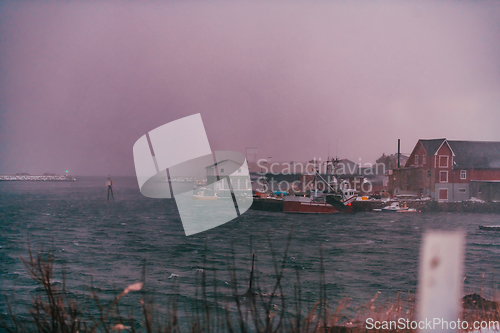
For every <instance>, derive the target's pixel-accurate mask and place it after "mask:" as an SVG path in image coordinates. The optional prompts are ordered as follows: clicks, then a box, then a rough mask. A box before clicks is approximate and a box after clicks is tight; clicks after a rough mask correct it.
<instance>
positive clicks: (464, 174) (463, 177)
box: [460, 170, 467, 179]
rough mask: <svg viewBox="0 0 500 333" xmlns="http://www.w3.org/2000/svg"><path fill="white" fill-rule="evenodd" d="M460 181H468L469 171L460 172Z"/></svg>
mask: <svg viewBox="0 0 500 333" xmlns="http://www.w3.org/2000/svg"><path fill="white" fill-rule="evenodd" d="M460 179H467V171H466V170H460Z"/></svg>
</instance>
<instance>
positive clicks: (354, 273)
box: [0, 177, 500, 312]
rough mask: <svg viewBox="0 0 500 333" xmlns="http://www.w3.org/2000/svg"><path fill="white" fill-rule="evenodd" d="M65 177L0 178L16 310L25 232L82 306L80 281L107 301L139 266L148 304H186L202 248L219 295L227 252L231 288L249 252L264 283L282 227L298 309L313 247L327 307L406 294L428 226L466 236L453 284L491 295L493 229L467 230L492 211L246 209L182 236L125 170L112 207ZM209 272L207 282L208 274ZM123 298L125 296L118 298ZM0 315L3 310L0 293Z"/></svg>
mask: <svg viewBox="0 0 500 333" xmlns="http://www.w3.org/2000/svg"><path fill="white" fill-rule="evenodd" d="M77 179H78V181H77V182H0V286H1V289H2V291H3V292H4V293H6V294H7V295H11V294H13V296H14V297H15V303H14V304H15V306H16V307H17V308H18V311H21V312H22V311H23V310H22V309H25V305H26V304H29V302H30V299H31V297H32V296H33V295H34V294H35V293H36V292H37V290H38V289H37V286H36V285H35V283H34V282H33V281H32V280H31V279H30V278H29V276H28V274H27V272H26V269H25V267H24V265H23V263H22V261H21V259H20V258H21V257H24V258H26V257H27V256H28V239H29V241H30V244H31V247H32V248H33V249H40V248H42V247H43V248H44V249H53V250H54V251H55V257H56V262H55V276H54V280H55V282H56V283H59V284H60V283H61V282H62V276H61V270H62V269H63V268H64V270H65V272H66V282H67V288H68V289H69V290H70V291H71V292H72V293H73V294H74V295H75V297H77V298H78V299H80V300H81V302H83V303H85V302H89V303H90V301H89V300H88V295H89V290H90V289H89V286H90V281H91V279H92V280H93V283H94V286H95V288H96V291H97V294H98V296H99V297H101V298H103V299H109V298H111V297H113V295H114V293H115V292H118V293H119V292H121V290H123V288H125V287H126V286H127V285H129V284H131V283H135V282H139V281H140V280H141V272H142V267H143V266H142V265H143V262H146V282H147V290H148V292H149V293H150V294H151V295H154V298H155V300H156V301H157V302H158V303H159V304H163V303H165V302H166V299H167V298H168V295H170V294H172V293H173V292H174V290H177V292H178V293H179V294H180V296H179V300H180V302H181V303H182V302H185V303H186V304H188V303H189V302H190V300H193V299H195V298H196V297H198V294H197V293H198V292H197V290H196V289H197V288H196V285H197V283H198V282H197V281H198V280H197V278H199V272H200V270H201V269H202V268H203V267H204V259H203V258H204V256H206V259H207V260H206V262H207V264H206V266H207V267H206V269H210V268H212V267H213V268H214V269H215V271H216V275H217V276H216V281H217V285H218V286H219V288H220V289H219V290H220V292H221V293H226V294H228V295H229V294H230V293H231V291H230V289H229V281H230V274H229V271H228V265H227V258H228V257H229V258H230V257H231V253H232V248H234V254H235V262H236V267H237V277H238V281H239V282H240V285H239V288H240V290H239V292H241V293H244V292H245V286H246V284H247V281H246V280H248V276H249V271H250V267H251V253H252V252H254V253H255V255H256V272H257V275H258V277H259V284H260V286H261V288H262V289H264V290H270V289H271V286H272V282H273V275H274V266H273V260H272V255H271V250H270V244H272V247H273V249H274V250H275V252H276V257H277V259H276V260H277V261H278V263H279V264H280V265H281V262H282V254H283V251H284V249H285V247H286V243H287V237H288V235H289V234H290V230H292V228H293V230H292V231H291V243H290V249H289V256H288V258H287V265H286V267H287V268H286V270H285V278H284V286H285V290H284V293H285V294H293V289H292V286H293V284H294V283H296V280H295V270H294V269H295V268H298V271H299V273H300V278H301V286H302V292H303V298H304V300H305V304H306V305H307V306H309V305H312V304H313V302H314V301H316V300H318V294H319V284H318V282H319V278H320V274H319V271H320V264H319V263H320V248H322V252H323V258H324V269H325V282H326V288H327V296H328V301H329V303H330V304H331V305H335V304H337V303H338V302H339V301H341V300H342V299H344V298H345V297H348V298H350V299H351V305H352V307H354V308H355V307H357V306H361V305H363V304H365V303H367V302H368V301H369V300H370V299H371V298H372V297H373V296H374V295H375V294H376V293H377V292H381V294H380V296H379V298H382V299H390V298H393V297H395V296H396V295H397V293H398V292H408V291H410V292H414V291H415V290H416V287H417V274H418V257H419V250H420V243H421V238H422V234H423V233H424V232H425V231H426V230H430V229H441V230H457V229H462V230H464V231H465V232H466V234H467V247H466V256H465V276H466V279H465V287H464V292H473V291H476V292H478V291H479V289H480V288H483V289H484V293H485V294H490V295H491V294H492V293H493V290H495V289H498V287H499V283H500V280H499V279H498V278H496V277H497V276H498V273H500V255H499V254H500V233H496V232H485V231H480V230H479V229H478V225H480V224H482V225H490V224H500V216H499V215H492V214H459V213H421V214H390V213H358V214H355V215H287V214H282V213H267V212H259V211H252V210H250V211H248V212H246V213H245V214H243V215H242V216H240V217H239V218H237V219H235V220H233V221H231V222H229V223H226V224H225V225H223V226H220V227H218V228H215V229H212V230H209V231H207V232H204V233H201V234H196V235H194V236H190V237H186V236H185V235H184V232H183V229H182V224H181V221H180V218H179V215H178V213H177V209H176V206H175V202H174V201H173V200H167V199H162V200H159V199H149V198H146V197H143V196H142V195H141V194H140V192H139V190H138V186H137V182H136V180H135V179H134V178H132V177H130V178H125V177H124V178H119V177H118V178H114V184H115V185H114V196H115V202H114V203H113V202H110V203H107V202H106V193H107V189H106V186H105V180H106V179H105V178H90V177H77ZM251 243H252V245H253V250H252V249H251V246H250V244H251ZM205 248H206V250H205ZM210 271H211V272H212V270H211V269H210ZM175 275H177V276H175ZM209 279H210V284H213V276H212V275H210V277H209ZM174 286H176V288H177V289H173V287H174ZM287 288H288V289H287ZM123 302H125V304H127V302H130V303H134V302H137V299H136V298H134V297H133V296H130V297H129V296H127V297H126V298H124V299H123ZM0 311H2V312H4V311H5V299H4V298H2V300H1V301H0Z"/></svg>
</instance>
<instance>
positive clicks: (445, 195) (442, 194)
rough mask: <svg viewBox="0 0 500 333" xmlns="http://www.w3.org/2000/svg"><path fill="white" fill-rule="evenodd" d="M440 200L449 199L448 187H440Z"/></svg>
mask: <svg viewBox="0 0 500 333" xmlns="http://www.w3.org/2000/svg"><path fill="white" fill-rule="evenodd" d="M439 200H440V201H442V200H443V201H444V200H448V189H447V188H440V189H439Z"/></svg>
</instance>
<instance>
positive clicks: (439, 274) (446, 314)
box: [417, 231, 465, 332]
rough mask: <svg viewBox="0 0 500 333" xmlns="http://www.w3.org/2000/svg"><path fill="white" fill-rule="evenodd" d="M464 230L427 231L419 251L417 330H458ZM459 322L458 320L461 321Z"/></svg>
mask: <svg viewBox="0 0 500 333" xmlns="http://www.w3.org/2000/svg"><path fill="white" fill-rule="evenodd" d="M464 243H465V234H464V233H463V232H460V231H458V232H429V233H427V234H426V235H425V236H424V239H423V243H422V249H421V255H420V277H419V288H418V289H419V290H418V308H417V317H418V321H419V322H425V323H428V322H432V326H430V325H425V327H424V325H423V324H422V327H420V328H419V332H458V330H459V328H460V327H457V325H459V316H460V309H461V297H462V274H463V273H462V272H463V253H464ZM460 323H461V322H460Z"/></svg>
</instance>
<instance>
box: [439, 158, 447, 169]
mask: <svg viewBox="0 0 500 333" xmlns="http://www.w3.org/2000/svg"><path fill="white" fill-rule="evenodd" d="M439 167H440V168H447V167H448V156H446V155H439Z"/></svg>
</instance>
